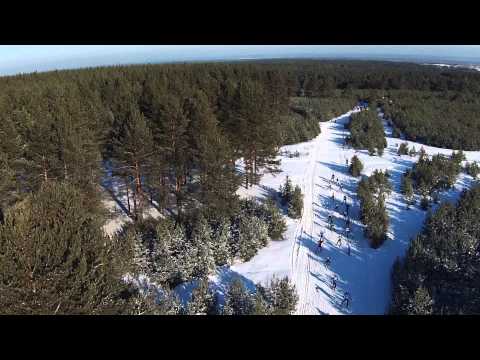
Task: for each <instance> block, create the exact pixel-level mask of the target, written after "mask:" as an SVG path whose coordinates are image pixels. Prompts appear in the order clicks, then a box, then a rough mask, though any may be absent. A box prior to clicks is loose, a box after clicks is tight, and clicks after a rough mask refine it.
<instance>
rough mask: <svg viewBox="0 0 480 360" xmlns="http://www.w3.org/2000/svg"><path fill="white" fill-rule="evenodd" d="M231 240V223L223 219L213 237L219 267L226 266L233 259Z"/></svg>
mask: <svg viewBox="0 0 480 360" xmlns="http://www.w3.org/2000/svg"><path fill="white" fill-rule="evenodd" d="M229 238H230V222H229V221H228V220H227V219H222V220H221V221H220V223H219V224H218V226H217V229H216V231H215V232H214V234H213V237H212V246H213V256H214V258H215V263H216V264H217V265H220V266H221V265H226V264H228V263H229V262H230V260H231V258H232V255H231V249H230V246H229Z"/></svg>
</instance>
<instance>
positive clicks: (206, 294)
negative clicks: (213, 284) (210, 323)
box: [187, 277, 213, 315]
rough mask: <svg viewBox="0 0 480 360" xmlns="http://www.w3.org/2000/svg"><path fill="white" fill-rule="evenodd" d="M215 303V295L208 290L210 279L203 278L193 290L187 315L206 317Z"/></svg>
mask: <svg viewBox="0 0 480 360" xmlns="http://www.w3.org/2000/svg"><path fill="white" fill-rule="evenodd" d="M212 302H213V295H212V293H211V292H210V291H209V289H208V278H206V277H202V278H200V280H199V281H198V285H197V286H196V287H195V289H193V291H192V295H191V297H190V301H189V302H188V304H187V314H189V315H206V314H207V313H208V312H209V310H210V311H211V306H212Z"/></svg>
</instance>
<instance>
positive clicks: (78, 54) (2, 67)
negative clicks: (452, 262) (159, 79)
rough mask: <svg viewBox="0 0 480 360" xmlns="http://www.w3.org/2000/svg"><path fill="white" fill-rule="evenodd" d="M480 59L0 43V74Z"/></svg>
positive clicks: (310, 48)
mask: <svg viewBox="0 0 480 360" xmlns="http://www.w3.org/2000/svg"><path fill="white" fill-rule="evenodd" d="M292 57H293V58H295V57H300V58H301V57H319V58H321V57H328V58H337V57H338V58H345V57H351V58H371V59H391V60H411V61H414V60H416V61H429V62H431V61H435V62H442V61H444V62H449V61H450V62H455V61H459V62H460V61H463V62H472V63H476V64H479V63H480V45H375V46H373V45H0V75H12V74H18V73H29V72H34V71H38V72H40V71H49V70H57V69H72V68H81V67H89V66H102V65H116V64H137V63H159V62H175V61H181V62H183V61H202V60H207V61H208V60H236V59H250V58H292Z"/></svg>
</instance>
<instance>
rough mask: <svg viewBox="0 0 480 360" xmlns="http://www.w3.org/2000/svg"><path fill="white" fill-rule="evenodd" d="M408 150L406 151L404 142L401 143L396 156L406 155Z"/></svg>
mask: <svg viewBox="0 0 480 360" xmlns="http://www.w3.org/2000/svg"><path fill="white" fill-rule="evenodd" d="M408 153H409V149H408V143H406V142H404V143H401V144H400V146H399V147H398V155H408Z"/></svg>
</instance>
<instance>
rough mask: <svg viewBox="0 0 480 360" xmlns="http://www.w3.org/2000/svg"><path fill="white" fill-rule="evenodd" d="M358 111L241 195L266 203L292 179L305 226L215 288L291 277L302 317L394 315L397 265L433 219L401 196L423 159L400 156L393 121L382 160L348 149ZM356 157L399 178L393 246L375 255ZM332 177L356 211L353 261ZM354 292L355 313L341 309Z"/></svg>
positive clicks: (231, 271)
mask: <svg viewBox="0 0 480 360" xmlns="http://www.w3.org/2000/svg"><path fill="white" fill-rule="evenodd" d="M356 111H358V110H356ZM352 112H353V111H350V112H348V113H346V114H344V115H342V116H340V117H338V118H337V119H336V122H335V121H334V120H335V119H332V120H331V121H329V122H324V123H320V125H321V131H322V132H321V134H320V135H319V136H318V137H316V138H315V139H313V140H311V141H309V142H305V143H300V144H295V145H289V146H285V147H283V148H282V149H281V152H282V153H283V152H295V151H299V152H300V154H301V156H300V157H296V158H289V157H288V156H286V155H282V156H279V159H281V170H282V172H280V173H276V174H271V173H268V174H265V175H264V176H263V177H262V179H261V181H260V184H259V185H255V186H253V187H251V188H249V189H245V188H244V187H241V188H240V189H239V191H238V194H239V195H240V196H241V197H254V198H257V199H262V198H265V196H268V194H271V193H272V192H273V191H276V190H278V188H279V186H280V184H282V183H283V182H284V181H285V178H286V176H287V175H288V176H289V177H290V178H291V180H292V182H293V184H295V185H299V186H300V187H301V188H302V192H303V194H304V209H303V215H302V218H301V219H299V220H292V219H288V218H287V224H288V230H287V232H286V234H285V235H286V236H285V237H286V240H283V241H271V242H270V243H269V245H268V246H267V247H265V248H263V249H261V250H260V251H259V252H258V254H257V255H256V256H255V257H253V258H252V259H251V260H250V261H248V262H245V263H237V264H234V265H232V266H230V267H222V268H221V269H219V270H218V272H217V273H216V274H214V275H212V276H211V277H210V279H211V280H212V282H213V283H214V284H215V286H217V287H221V288H225V286H226V284H227V283H228V282H229V281H231V279H232V278H233V277H234V276H238V277H240V278H242V279H244V281H245V282H246V284H247V287H249V288H251V287H252V284H254V283H263V284H266V283H268V282H269V280H270V279H271V278H272V277H273V276H276V277H283V276H289V278H290V279H291V280H292V282H293V283H294V284H295V286H296V289H297V292H298V295H299V302H298V306H297V310H296V314H384V313H385V312H386V311H387V309H388V304H389V302H390V271H391V268H392V265H393V263H394V261H395V259H396V258H397V257H399V256H400V257H401V256H403V255H404V254H405V251H406V249H407V248H408V245H409V242H410V240H411V238H412V237H414V236H415V235H416V234H417V233H418V232H419V231H420V229H421V227H422V225H423V221H424V219H425V216H426V212H424V211H422V210H420V209H419V208H418V206H417V207H414V208H411V209H410V210H407V209H406V203H405V201H404V200H403V196H402V195H401V194H400V186H401V178H402V174H403V173H404V171H405V170H406V169H407V168H410V167H412V166H413V165H414V163H415V162H416V161H417V159H418V157H410V156H408V155H407V156H398V155H397V146H396V145H397V144H400V143H402V142H405V140H401V139H396V138H392V137H391V133H392V129H391V128H389V127H388V126H387V124H386V122H385V121H383V123H384V127H385V132H386V135H387V144H388V146H387V148H386V149H385V152H384V154H383V156H382V157H378V156H369V155H368V153H367V151H355V150H353V149H343V148H342V142H343V138H344V136H345V135H347V134H348V131H347V130H345V129H344V126H343V124H344V123H345V122H346V121H347V120H348V117H349V115H350V114H351V113H352ZM380 116H383V114H380ZM407 143H408V144H409V146H412V145H414V146H415V148H416V150H417V151H418V150H420V148H421V147H422V146H423V147H424V149H425V151H426V152H427V154H428V155H429V156H431V155H434V154H437V153H441V154H445V155H450V154H451V152H452V150H450V149H440V148H436V147H431V146H425V145H421V144H419V143H414V142H411V141H407ZM464 153H465V155H466V157H467V161H480V152H479V151H475V152H472V151H467V152H464ZM355 154H356V155H357V156H358V157H359V158H360V160H361V161H362V163H363V164H364V170H363V172H362V174H365V175H370V174H371V173H372V172H373V171H374V170H375V169H380V170H385V169H388V170H389V172H390V174H391V179H390V180H391V181H392V185H393V191H392V193H391V195H390V196H388V198H387V199H386V207H387V211H388V215H389V218H390V227H389V232H388V237H389V239H388V240H387V241H386V242H385V243H384V244H383V245H382V246H381V247H380V248H379V249H376V250H375V249H372V248H370V246H369V244H368V242H367V239H365V238H364V236H363V225H362V224H361V222H360V221H359V220H358V214H359V204H358V201H357V200H356V196H355V193H356V187H357V183H358V181H359V180H358V179H355V178H353V177H351V176H350V175H349V174H348V171H347V165H346V159H349V160H350V159H351V157H352V156H353V155H355ZM240 168H241V164H240ZM332 174H335V176H336V177H338V178H339V179H340V182H341V184H342V185H343V191H340V189H339V188H338V187H337V186H335V185H334V186H333V191H334V192H335V198H336V199H337V200H340V201H342V200H343V195H344V194H345V195H347V198H348V201H349V203H350V204H351V205H352V206H351V213H352V214H353V218H354V220H353V221H352V235H353V240H352V241H351V244H350V246H351V255H350V256H349V255H348V254H347V251H346V250H347V248H346V242H345V239H344V240H343V244H342V246H341V247H339V246H337V239H338V234H337V233H336V231H337V230H342V229H343V227H344V220H343V219H342V215H340V214H339V213H336V212H335V211H334V209H332V206H331V199H330V198H331V194H332V190H330V189H329V188H328V180H329V179H330V178H331V176H332ZM472 181H473V179H472V178H471V177H470V176H468V175H465V174H460V175H459V177H458V180H457V182H456V184H455V189H454V190H451V191H449V192H446V193H443V194H441V196H440V199H441V200H442V201H456V200H457V199H458V197H459V194H460V192H461V190H462V189H463V188H465V187H469V186H470V185H471V182H472ZM417 204H418V199H417ZM341 209H342V210H343V206H341ZM329 214H332V215H333V217H334V219H335V231H329V230H328V229H327V218H328V215H329ZM320 231H324V232H325V237H326V240H327V241H325V243H324V245H323V250H322V251H321V252H319V250H318V247H317V242H318V239H319V234H320ZM327 257H330V259H331V264H330V265H329V266H328V267H326V266H325V264H324V261H325V259H326V258H327ZM225 274H228V276H226V275H225ZM334 277H336V278H338V280H337V287H336V289H335V290H334V289H332V287H331V283H332V278H334ZM346 292H348V293H349V295H350V296H349V298H350V300H351V302H350V304H349V307H348V308H346V307H344V306H342V305H341V302H342V299H343V298H344V296H345V293H346Z"/></svg>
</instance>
